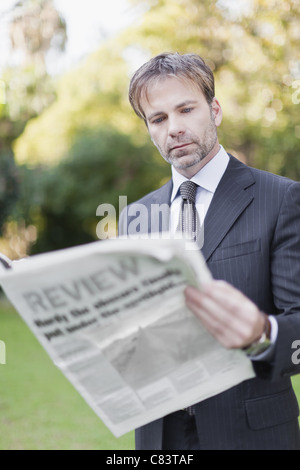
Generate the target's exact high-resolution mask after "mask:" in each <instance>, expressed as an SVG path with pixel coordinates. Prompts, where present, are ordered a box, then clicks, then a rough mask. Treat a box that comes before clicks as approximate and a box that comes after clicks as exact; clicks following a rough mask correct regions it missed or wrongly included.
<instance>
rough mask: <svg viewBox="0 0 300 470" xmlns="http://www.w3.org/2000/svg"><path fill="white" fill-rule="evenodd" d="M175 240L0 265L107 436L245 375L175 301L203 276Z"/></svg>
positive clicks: (244, 361) (12, 293)
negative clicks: (106, 429)
mask: <svg viewBox="0 0 300 470" xmlns="http://www.w3.org/2000/svg"><path fill="white" fill-rule="evenodd" d="M185 248H186V242H185V241H183V240H164V239H160V240H139V241H137V240H132V239H131V240H130V239H127V240H122V239H117V240H107V241H101V242H100V241H99V242H94V243H91V244H88V245H84V246H80V247H75V248H69V249H66V250H61V251H57V252H52V253H47V254H43V255H37V256H33V257H29V258H27V259H26V260H24V261H18V262H14V263H13V264H12V267H11V269H5V268H4V267H1V268H0V283H1V285H2V288H3V290H4V292H5V293H6V295H7V297H8V299H9V300H10V301H11V303H12V304H13V305H14V306H15V308H16V310H17V311H18V312H19V313H20V315H21V316H22V318H23V319H24V320H25V322H26V323H27V325H28V326H29V328H30V329H31V330H32V332H33V333H34V334H35V336H36V337H37V338H38V340H39V341H40V343H41V344H42V346H43V347H44V348H45V350H46V351H47V352H48V354H49V355H50V357H51V359H52V360H53V361H54V363H55V364H56V366H57V367H58V368H59V369H61V371H62V372H63V374H64V375H65V376H66V377H67V378H68V380H69V381H70V382H71V383H72V384H73V386H74V387H75V388H76V389H77V390H78V392H79V393H80V394H81V395H82V397H83V398H84V399H85V400H86V402H87V403H88V404H89V405H90V406H91V408H92V409H93V410H94V412H95V413H96V414H97V415H98V416H99V417H100V419H101V420H102V421H103V422H104V423H105V425H106V426H107V427H108V428H109V429H110V430H111V432H112V433H113V434H114V435H115V436H116V437H119V436H121V435H123V434H124V433H127V432H129V431H131V430H133V429H135V428H137V427H139V426H142V425H144V424H146V423H148V422H150V421H153V420H155V419H158V418H160V417H162V416H165V415H167V414H169V413H171V412H173V411H175V410H178V409H182V408H184V407H187V406H189V405H192V404H194V403H196V402H199V401H201V400H204V399H206V398H208V397H210V396H213V395H215V394H218V393H220V392H222V391H224V390H226V389H228V388H230V387H232V386H234V385H236V384H238V383H240V382H242V381H244V380H246V379H249V378H251V377H254V372H253V369H252V365H251V362H250V360H249V359H248V358H246V357H245V355H244V354H243V353H242V352H241V351H237V350H226V349H224V348H223V347H221V346H220V345H219V344H218V343H217V342H216V341H215V340H214V339H213V338H212V337H211V336H210V335H209V334H208V333H207V332H206V331H205V330H204V329H203V328H202V326H201V324H200V322H199V320H198V319H197V318H196V317H195V316H194V315H193V314H192V313H191V312H190V311H189V310H188V309H187V307H186V306H185V302H184V294H183V291H184V289H185V287H186V286H187V285H193V286H198V287H199V288H201V285H203V283H205V282H207V281H209V280H210V279H211V275H210V273H209V271H208V269H207V266H206V264H205V262H204V260H203V258H202V255H201V252H200V251H199V250H188V249H185ZM74 411H75V410H74Z"/></svg>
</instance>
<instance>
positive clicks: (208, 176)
mask: <svg viewBox="0 0 300 470" xmlns="http://www.w3.org/2000/svg"><path fill="white" fill-rule="evenodd" d="M228 162H229V156H228V154H227V153H226V151H225V150H224V148H223V147H222V145H220V150H219V151H218V153H217V154H216V155H215V156H214V157H213V158H212V159H211V160H210V161H209V162H208V163H207V164H206V165H205V166H204V167H203V168H201V170H199V171H198V173H196V174H195V175H194V176H193V177H192V178H191V180H190V181H193V182H194V183H196V184H197V185H198V186H201V187H202V188H204V189H206V190H207V191H210V192H211V193H214V192H215V191H216V189H217V187H218V184H219V183H220V181H221V178H222V176H223V175H224V173H225V170H226V168H227V165H228ZM172 179H173V191H172V195H171V202H173V200H174V199H175V197H176V196H177V193H178V190H179V187H180V185H181V184H182V183H183V182H184V181H188V178H186V177H185V176H183V175H181V174H180V173H178V171H177V170H176V169H175V168H174V167H173V166H172Z"/></svg>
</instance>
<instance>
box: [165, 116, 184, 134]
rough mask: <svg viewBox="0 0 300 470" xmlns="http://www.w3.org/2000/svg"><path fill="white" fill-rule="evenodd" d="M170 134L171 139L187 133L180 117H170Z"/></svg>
mask: <svg viewBox="0 0 300 470" xmlns="http://www.w3.org/2000/svg"><path fill="white" fill-rule="evenodd" d="M168 124H169V127H168V133H169V136H170V137H173V138H174V137H177V136H180V135H183V134H184V133H185V128H184V125H183V123H182V120H181V119H180V117H179V116H169V122H168Z"/></svg>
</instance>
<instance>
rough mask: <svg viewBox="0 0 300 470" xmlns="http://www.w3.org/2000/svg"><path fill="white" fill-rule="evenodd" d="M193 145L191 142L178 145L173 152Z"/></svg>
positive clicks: (173, 148)
mask: <svg viewBox="0 0 300 470" xmlns="http://www.w3.org/2000/svg"><path fill="white" fill-rule="evenodd" d="M191 144H192V142H189V143H187V144H181V145H176V147H172V148H171V150H177V149H183V148H185V147H188V146H189V145H191Z"/></svg>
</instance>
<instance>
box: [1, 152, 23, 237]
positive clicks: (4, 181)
mask: <svg viewBox="0 0 300 470" xmlns="http://www.w3.org/2000/svg"><path fill="white" fill-rule="evenodd" d="M18 183H19V181H18V170H17V167H16V165H15V162H14V158H13V155H12V154H11V153H9V152H2V153H0V232H2V230H3V226H4V223H5V221H6V219H7V217H8V216H9V214H10V212H11V210H12V207H14V204H15V202H16V200H17V197H18V187H19V184H18Z"/></svg>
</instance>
